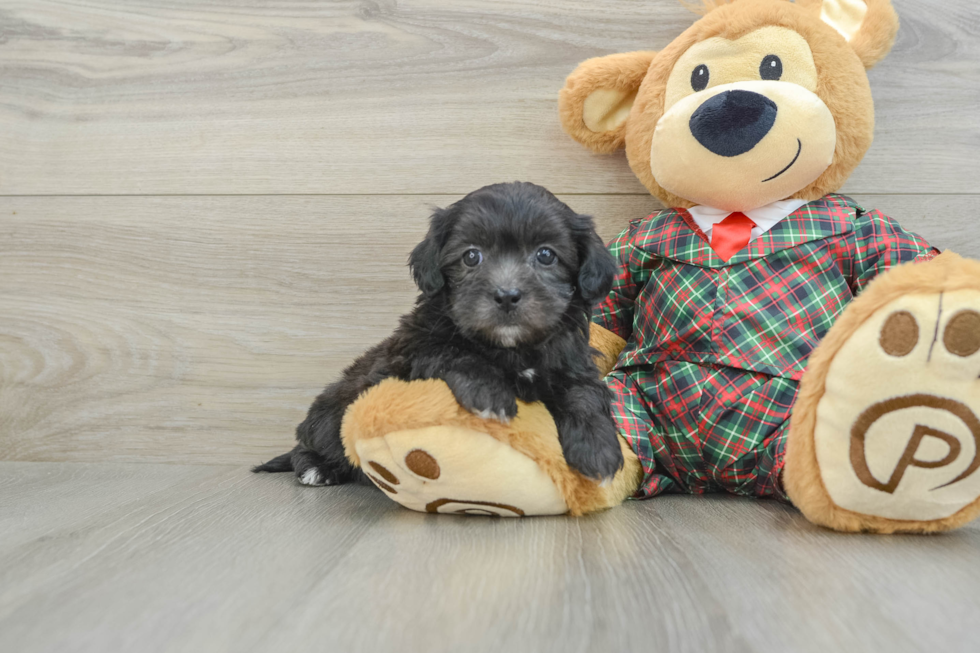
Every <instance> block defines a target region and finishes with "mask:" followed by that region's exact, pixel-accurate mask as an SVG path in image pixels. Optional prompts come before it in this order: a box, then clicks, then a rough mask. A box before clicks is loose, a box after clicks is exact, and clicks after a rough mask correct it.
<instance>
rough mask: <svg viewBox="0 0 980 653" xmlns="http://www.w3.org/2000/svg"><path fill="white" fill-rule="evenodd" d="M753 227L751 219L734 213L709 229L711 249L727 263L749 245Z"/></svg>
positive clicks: (742, 214) (736, 212)
mask: <svg viewBox="0 0 980 653" xmlns="http://www.w3.org/2000/svg"><path fill="white" fill-rule="evenodd" d="M754 226H755V223H754V222H752V218H750V217H749V216H747V215H745V214H744V213H740V212H738V211H735V213H732V214H731V215H729V216H728V217H727V218H725V219H724V220H722V221H721V222H719V223H718V224H716V225H715V226H714V227H712V228H711V249H713V250H715V253H716V254H718V256H720V257H721V258H722V260H724V261H727V260H728V259H730V258H731V257H733V256H735V254H736V253H737V252H740V251H741V250H742V249H743V248H745V246H746V245H748V244H749V240H751V239H752V227H754Z"/></svg>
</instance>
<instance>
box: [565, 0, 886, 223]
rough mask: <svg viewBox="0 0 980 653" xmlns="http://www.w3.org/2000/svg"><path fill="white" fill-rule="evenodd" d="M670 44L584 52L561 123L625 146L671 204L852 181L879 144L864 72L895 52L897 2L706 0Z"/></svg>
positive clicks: (807, 190) (723, 205) (744, 199)
mask: <svg viewBox="0 0 980 653" xmlns="http://www.w3.org/2000/svg"><path fill="white" fill-rule="evenodd" d="M705 2H706V5H705V9H706V13H704V15H703V17H702V18H701V19H700V20H698V21H697V22H695V23H694V24H693V25H692V26H691V27H690V28H689V29H687V30H686V31H684V32H683V33H682V34H681V35H680V36H678V37H677V38H676V39H674V41H673V42H672V43H670V44H669V45H668V46H667V47H665V48H664V49H663V50H661V51H659V52H649V51H643V52H630V53H626V54H614V55H610V56H606V57H598V58H595V59H589V60H588V61H585V62H583V63H582V64H581V65H579V67H578V68H577V69H576V70H575V71H574V72H573V73H572V74H571V75H569V77H568V80H567V81H566V83H565V88H564V89H562V91H561V95H560V97H559V107H560V114H561V121H562V126H563V127H564V129H565V131H567V132H568V133H569V134H570V135H571V136H572V137H573V138H575V139H576V140H577V141H579V142H580V143H582V144H583V145H585V146H586V147H588V148H590V149H591V150H593V151H595V152H612V151H614V150H617V149H619V148H621V147H625V148H626V155H627V158H628V159H629V163H630V167H631V168H632V169H633V172H634V173H636V176H637V177H638V178H639V179H640V181H641V182H642V183H643V185H644V186H646V187H647V188H648V189H649V190H650V192H651V193H653V195H655V196H656V197H657V198H658V199H660V200H661V201H662V202H663V203H664V204H665V205H666V206H671V207H683V208H689V207H691V206H694V205H696V204H703V205H706V206H712V207H715V208H719V209H724V210H727V211H746V210H750V209H753V208H757V207H760V206H764V205H766V204H769V203H771V202H774V201H776V200H781V199H790V198H793V199H805V200H808V201H809V200H814V199H817V198H818V197H821V196H823V195H825V194H827V193H830V192H833V191H835V190H837V189H838V188H840V186H841V185H842V184H843V183H844V181H845V180H846V179H847V177H848V176H849V175H850V174H851V172H852V171H853V170H854V168H855V167H857V165H858V163H859V162H860V161H861V158H862V157H863V156H864V153H865V152H866V151H867V150H868V147H870V145H871V139H872V134H873V131H874V105H873V102H872V99H871V89H870V87H869V85H868V78H867V75H866V74H865V69H866V68H870V67H871V66H873V65H874V64H875V63H877V62H878V61H879V60H881V59H882V58H883V57H884V56H885V55H886V54H888V51H889V50H890V49H891V46H892V43H893V42H894V40H895V33H896V32H897V30H898V18H897V16H896V15H895V12H894V10H893V9H892V6H891V3H890V1H889V0H797V1H796V2H795V3H794V2H789V0H731V1H730V2H725V0H705Z"/></svg>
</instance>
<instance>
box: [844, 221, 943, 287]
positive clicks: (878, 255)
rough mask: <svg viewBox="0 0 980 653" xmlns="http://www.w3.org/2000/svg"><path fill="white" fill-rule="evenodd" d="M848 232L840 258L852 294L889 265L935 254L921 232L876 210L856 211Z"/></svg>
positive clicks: (924, 259)
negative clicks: (844, 251)
mask: <svg viewBox="0 0 980 653" xmlns="http://www.w3.org/2000/svg"><path fill="white" fill-rule="evenodd" d="M850 235H851V238H849V239H848V240H849V242H848V247H847V250H848V251H847V252H846V253H845V260H844V261H842V262H843V263H844V264H845V273H846V276H847V279H848V283H849V284H850V286H851V292H852V293H853V294H855V295H857V294H858V293H859V292H861V291H862V290H863V289H864V287H865V286H867V285H868V284H869V283H870V282H871V280H872V279H874V278H875V277H877V276H878V275H879V274H881V273H882V272H885V271H886V270H888V269H889V268H892V267H894V266H896V265H900V264H902V263H908V262H910V261H928V260H929V259H931V258H934V257H935V256H937V255H938V254H939V250H938V249H936V248H935V247H933V246H931V245H930V244H929V243H928V242H926V240H925V239H924V238H923V237H922V236H920V235H918V234H916V233H913V232H911V231H907V230H905V229H903V228H902V227H901V225H899V224H898V223H897V222H896V221H895V220H893V219H892V218H890V217H888V216H887V215H885V214H884V213H882V212H881V211H877V210H873V211H867V212H861V213H859V215H858V217H857V219H856V220H855V224H854V232H853V233H852V234H850ZM847 268H849V269H847Z"/></svg>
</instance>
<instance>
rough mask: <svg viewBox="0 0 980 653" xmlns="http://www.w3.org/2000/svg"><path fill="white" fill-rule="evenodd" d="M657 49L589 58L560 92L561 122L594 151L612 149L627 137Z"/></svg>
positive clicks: (617, 146) (559, 108)
mask: <svg viewBox="0 0 980 653" xmlns="http://www.w3.org/2000/svg"><path fill="white" fill-rule="evenodd" d="M656 54H657V53H656V52H626V53H624V54H611V55H609V56H606V57H596V58H595V59H588V60H586V61H583V62H582V63H580V64H579V66H578V68H576V69H575V71H574V72H573V73H572V74H571V75H569V76H568V79H566V80H565V88H563V89H562V90H561V93H560V94H559V95H558V111H559V114H560V116H561V125H562V127H563V128H564V129H565V131H566V132H568V134H569V135H570V136H571V137H572V138H574V139H575V140H577V141H578V142H579V143H581V144H582V145H584V146H586V147H587V148H589V149H590V150H592V151H593V152H603V153H605V152H612V151H614V150H617V149H619V148H621V147H623V144H624V143H625V140H626V119H627V118H629V115H630V109H631V108H632V107H633V100H635V99H636V92H637V91H638V90H639V88H640V83H641V82H642V81H643V78H644V77H646V74H647V70H648V69H649V68H650V62H651V61H653V58H654V57H655V56H656Z"/></svg>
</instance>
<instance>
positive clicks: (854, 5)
mask: <svg viewBox="0 0 980 653" xmlns="http://www.w3.org/2000/svg"><path fill="white" fill-rule="evenodd" d="M797 4H799V5H803V6H805V7H807V8H809V9H811V10H812V11H814V12H818V13H819V14H820V19H821V20H822V21H823V22H825V23H827V24H828V25H830V26H831V27H833V28H834V29H835V30H837V31H838V32H839V33H840V35H841V36H843V37H844V39H845V40H846V41H847V43H848V44H849V45H850V46H851V47H852V48H853V49H854V51H855V52H856V53H857V55H858V57H860V59H861V63H863V64H864V67H865V68H871V67H872V66H873V65H875V64H876V63H878V62H879V61H881V60H882V59H884V58H885V55H887V54H888V52H889V51H890V50H891V49H892V45H893V44H894V43H895V34H896V33H898V14H896V13H895V10H894V9H893V8H892V3H891V0H797Z"/></svg>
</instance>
